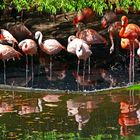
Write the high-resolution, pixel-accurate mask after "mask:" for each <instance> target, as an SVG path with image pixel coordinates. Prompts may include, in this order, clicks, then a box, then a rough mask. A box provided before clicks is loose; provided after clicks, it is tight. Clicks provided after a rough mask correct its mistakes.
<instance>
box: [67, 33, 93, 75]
mask: <svg viewBox="0 0 140 140" xmlns="http://www.w3.org/2000/svg"><path fill="white" fill-rule="evenodd" d="M67 51H68V52H69V53H73V54H75V55H76V56H77V57H78V64H77V73H79V64H80V60H84V70H83V77H84V75H85V64H86V60H87V59H88V58H89V57H90V55H91V54H92V52H91V50H90V46H89V45H88V44H87V43H86V42H85V41H84V40H82V39H79V38H76V37H75V36H74V35H71V36H69V38H68V46H67Z"/></svg>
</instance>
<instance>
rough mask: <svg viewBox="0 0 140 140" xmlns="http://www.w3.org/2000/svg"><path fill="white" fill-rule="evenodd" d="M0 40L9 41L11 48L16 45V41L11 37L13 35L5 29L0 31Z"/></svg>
mask: <svg viewBox="0 0 140 140" xmlns="http://www.w3.org/2000/svg"><path fill="white" fill-rule="evenodd" d="M0 39H5V40H8V41H11V42H12V43H13V46H15V45H16V44H18V41H17V40H16V39H15V38H14V37H13V35H12V34H11V33H10V32H9V31H7V30H5V29H0Z"/></svg>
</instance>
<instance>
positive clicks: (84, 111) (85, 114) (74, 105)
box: [67, 96, 103, 131]
mask: <svg viewBox="0 0 140 140" xmlns="http://www.w3.org/2000/svg"><path fill="white" fill-rule="evenodd" d="M102 101H103V98H100V97H99V98H98V97H97V98H96V97H94V98H93V96H80V97H76V98H74V99H69V100H68V101H67V111H68V116H69V117H73V116H74V117H75V121H76V122H77V123H78V130H79V131H81V130H82V129H83V127H84V126H85V125H86V124H87V123H88V122H89V120H90V113H92V112H93V110H94V109H96V108H98V104H99V103H101V102H102Z"/></svg>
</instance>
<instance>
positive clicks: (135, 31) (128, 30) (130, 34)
mask: <svg viewBox="0 0 140 140" xmlns="http://www.w3.org/2000/svg"><path fill="white" fill-rule="evenodd" d="M121 24H122V28H121V30H120V32H119V35H120V37H121V38H127V39H129V41H130V44H132V45H131V46H130V47H129V50H130V62H129V84H131V83H134V55H135V52H134V51H135V47H136V45H135V42H137V43H138V44H139V47H140V43H139V40H138V39H139V38H140V27H139V26H138V25H136V24H128V18H127V17H126V16H122V18H121ZM137 52H139V50H138V51H137ZM132 75H133V76H132Z"/></svg>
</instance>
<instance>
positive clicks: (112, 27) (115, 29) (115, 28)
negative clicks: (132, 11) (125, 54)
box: [101, 11, 121, 54]
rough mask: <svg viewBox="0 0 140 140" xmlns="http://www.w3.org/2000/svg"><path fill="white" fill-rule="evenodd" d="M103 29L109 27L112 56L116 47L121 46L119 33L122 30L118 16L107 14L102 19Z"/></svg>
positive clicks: (111, 13)
mask: <svg viewBox="0 0 140 140" xmlns="http://www.w3.org/2000/svg"><path fill="white" fill-rule="evenodd" d="M101 26H102V28H107V27H108V33H109V39H110V42H111V47H110V54H111V53H112V52H113V51H114V45H115V43H116V45H117V46H119V45H120V37H119V31H120V29H121V22H120V21H117V15H116V14H115V13H114V12H112V11H110V12H106V13H105V15H104V16H103V17H102V19H101Z"/></svg>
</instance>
